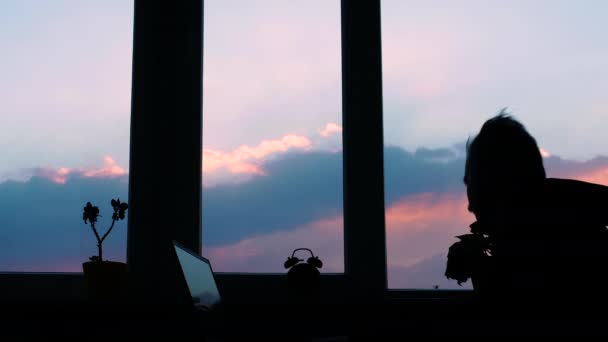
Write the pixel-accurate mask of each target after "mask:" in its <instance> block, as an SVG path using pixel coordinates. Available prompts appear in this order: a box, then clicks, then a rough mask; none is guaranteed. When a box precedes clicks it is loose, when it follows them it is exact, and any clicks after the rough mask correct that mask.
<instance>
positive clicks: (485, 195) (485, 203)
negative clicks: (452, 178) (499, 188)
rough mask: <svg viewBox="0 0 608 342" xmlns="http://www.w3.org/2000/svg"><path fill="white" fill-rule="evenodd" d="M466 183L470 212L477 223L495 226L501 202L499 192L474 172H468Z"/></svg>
mask: <svg viewBox="0 0 608 342" xmlns="http://www.w3.org/2000/svg"><path fill="white" fill-rule="evenodd" d="M465 174H466V175H465V178H464V183H465V186H466V188H467V198H468V201H469V205H468V210H469V211H470V212H471V213H473V214H475V218H476V219H477V222H480V223H483V224H486V225H488V226H494V225H496V224H497V223H498V220H499V212H500V201H498V199H497V198H496V197H497V192H496V191H495V190H492V189H493V187H492V186H491V184H489V183H488V182H484V181H483V179H482V178H481V177H479V175H476V173H475V172H474V170H467V172H466V173H465Z"/></svg>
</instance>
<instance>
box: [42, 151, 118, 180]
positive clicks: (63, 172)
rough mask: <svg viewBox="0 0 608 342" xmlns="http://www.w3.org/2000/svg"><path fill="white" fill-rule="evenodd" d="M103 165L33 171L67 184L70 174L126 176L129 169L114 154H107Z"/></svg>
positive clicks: (102, 176)
mask: <svg viewBox="0 0 608 342" xmlns="http://www.w3.org/2000/svg"><path fill="white" fill-rule="evenodd" d="M103 161H104V162H103V166H101V167H99V168H89V169H86V168H78V169H71V168H67V167H60V168H38V169H35V170H34V172H33V175H34V176H37V177H42V178H46V179H48V180H50V181H52V182H54V183H57V184H65V182H66V181H67V180H68V178H69V177H70V176H74V175H77V176H82V177H86V178H115V177H120V176H124V175H126V174H128V173H129V171H128V170H127V169H125V168H123V167H121V166H120V165H118V163H116V161H115V160H114V158H112V156H109V155H107V156H105V157H104V160H103Z"/></svg>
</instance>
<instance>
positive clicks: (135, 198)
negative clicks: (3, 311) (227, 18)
mask: <svg viewBox="0 0 608 342" xmlns="http://www.w3.org/2000/svg"><path fill="white" fill-rule="evenodd" d="M380 3H381V0H367V1H357V0H341V31H342V32H341V35H342V38H341V42H342V46H341V51H342V57H341V58H342V108H343V110H342V124H343V131H342V139H343V163H344V164H343V172H344V178H343V179H344V184H343V195H344V196H343V203H344V267H345V268H344V270H345V272H344V273H343V274H323V275H322V283H323V286H324V287H325V288H327V293H328V300H329V299H332V300H336V301H342V300H348V298H350V296H351V295H352V296H357V298H358V299H361V298H365V299H368V300H370V301H376V300H384V299H389V300H396V299H406V300H409V299H413V300H421V299H423V300H427V299H432V300H433V301H436V300H454V299H459V300H460V299H462V298H468V297H469V296H470V294H471V291H469V290H463V291H445V290H438V291H437V290H428V291H427V290H423V291H419V290H393V289H388V284H387V259H386V258H387V256H386V229H385V205H384V139H383V121H382V116H383V111H382V105H383V98H382V44H381V10H380ZM134 6H135V9H134V30H133V32H134V33H133V71H132V72H133V75H132V76H133V77H132V98H131V145H130V172H129V203H130V209H129V217H128V240H127V262H128V265H129V270H130V272H131V273H130V274H131V277H132V278H131V279H133V282H134V284H136V286H138V288H139V289H141V291H140V293H141V294H142V296H150V295H153V296H154V298H157V299H159V300H163V299H166V300H167V301H171V300H173V299H175V297H171V295H167V298H159V295H158V294H159V290H163V291H164V292H171V291H166V289H167V288H170V287H174V286H176V285H175V284H174V283H172V282H171V281H167V279H177V277H176V276H175V272H177V270H174V269H172V267H171V262H170V260H171V259H170V258H171V248H172V244H171V242H172V241H173V240H175V241H178V242H180V243H181V244H183V245H184V246H186V247H188V248H190V249H191V250H193V251H196V252H198V253H200V252H201V244H202V241H201V236H202V229H201V222H202V219H201V211H202V197H201V192H202V183H201V179H202V125H203V117H202V103H203V96H204V94H203V91H202V79H203V46H204V42H203V27H204V25H203V23H204V0H196V1H178V2H177V1H176V2H166V1H161V0H134ZM168 113H171V114H168ZM159 136H160V137H163V139H159V138H158V137H159ZM163 150H165V151H167V150H168V151H171V154H170V155H166V157H167V159H168V160H167V162H166V163H164V164H163V165H159V164H158V162H157V155H158V153H159V152H160V151H163ZM361 151H365V153H361ZM162 179H172V180H175V181H174V182H171V183H170V184H168V183H169V182H164V183H163V182H162V181H159V180H162ZM149 184H154V185H155V186H154V190H152V187H149V186H148V185H149ZM159 194H162V196H160V195H159ZM161 198H162V199H163V200H162V201H161V200H160V199H161ZM150 213H154V215H150ZM176 213H180V214H179V215H176ZM187 227H191V228H190V229H188V228H187ZM217 280H218V283H219V286H220V288H221V289H222V290H223V292H224V295H225V296H228V297H230V298H233V299H234V300H239V301H246V299H247V298H249V299H250V298H259V297H264V298H265V299H268V298H270V297H277V293H281V289H283V288H284V286H282V285H283V284H284V275H277V274H263V273H262V274H259V273H258V274H238V273H219V274H218V275H217ZM23 284H25V285H26V286H23ZM244 285H246V286H244ZM39 289H44V291H41V290H39ZM163 291H161V292H163ZM260 291H262V293H260ZM254 292H255V293H256V295H255V296H252V293H254ZM144 298H145V297H144ZM148 298H149V297H148ZM9 299H10V300H16V301H24V300H26V301H27V300H31V301H38V302H39V301H48V300H61V301H65V300H66V299H67V300H70V299H72V300H82V299H84V277H83V275H82V274H79V273H74V274H66V273H45V274H27V273H0V301H6V300H9Z"/></svg>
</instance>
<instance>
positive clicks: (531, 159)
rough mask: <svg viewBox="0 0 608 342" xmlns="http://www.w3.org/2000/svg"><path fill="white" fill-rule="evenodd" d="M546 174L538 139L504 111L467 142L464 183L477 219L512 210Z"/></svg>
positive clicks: (493, 217)
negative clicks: (537, 142)
mask: <svg viewBox="0 0 608 342" xmlns="http://www.w3.org/2000/svg"><path fill="white" fill-rule="evenodd" d="M545 177H546V175H545V168H544V166H543V159H542V156H541V154H540V150H539V148H538V145H537V144H536V140H534V138H533V137H532V136H531V135H530V134H529V133H528V131H526V128H525V127H524V126H523V125H522V124H521V123H520V122H518V121H517V120H515V119H513V118H512V117H510V116H509V115H508V114H507V113H506V112H505V110H502V111H501V112H500V114H498V115H497V116H495V117H493V118H491V119H490V120H488V121H486V122H485V123H484V124H483V126H482V127H481V131H480V132H479V134H478V135H477V136H476V137H474V138H473V139H471V140H469V142H468V143H467V160H466V165H465V175H464V183H465V185H466V186H467V195H468V198H469V210H470V211H471V212H473V213H474V214H475V215H476V216H477V220H478V221H482V219H480V217H483V218H489V219H496V216H497V215H498V214H497V213H499V212H501V211H504V210H509V209H513V207H514V206H515V205H517V203H518V202H522V201H523V200H524V199H525V198H524V197H525V196H526V193H530V191H533V190H534V189H535V188H536V187H538V186H539V185H540V184H542V182H543V180H544V179H545ZM498 216H500V215H498Z"/></svg>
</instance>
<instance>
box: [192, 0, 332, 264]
mask: <svg viewBox="0 0 608 342" xmlns="http://www.w3.org/2000/svg"><path fill="white" fill-rule="evenodd" d="M204 32H205V34H204V35H205V36H204V46H205V53H204V72H203V75H204V76H203V94H204V101H203V254H204V255H205V256H206V257H207V258H209V259H210V261H211V263H212V265H213V269H214V270H215V271H222V272H224V271H225V272H285V269H284V268H283V262H284V261H285V260H286V259H287V256H290V255H291V252H292V251H293V250H294V249H296V248H299V247H307V248H310V249H312V251H313V252H314V253H315V254H316V255H318V256H319V257H320V259H321V260H323V261H324V263H325V266H324V267H323V268H322V269H321V271H324V272H342V271H343V269H344V262H343V246H342V245H343V223H342V222H343V220H342V138H341V130H342V128H341V122H342V121H341V118H342V113H341V107H342V100H341V92H342V90H341V61H340V59H341V54H340V53H341V51H340V49H341V48H340V1H338V0H331V1H328V0H316V1H298V2H292V1H281V0H277V1H270V0H264V1H248V0H231V1H226V0H215V1H214V0H209V1H205V30H204ZM298 255H300V254H298ZM301 258H304V259H307V258H308V256H306V254H305V253H303V254H301Z"/></svg>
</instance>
